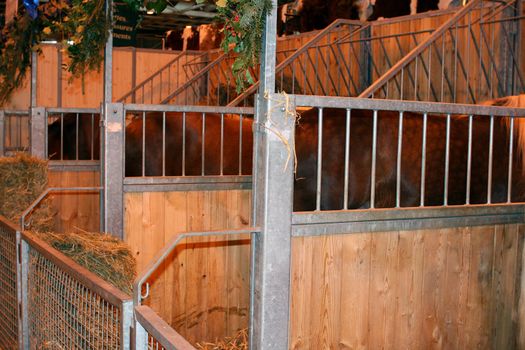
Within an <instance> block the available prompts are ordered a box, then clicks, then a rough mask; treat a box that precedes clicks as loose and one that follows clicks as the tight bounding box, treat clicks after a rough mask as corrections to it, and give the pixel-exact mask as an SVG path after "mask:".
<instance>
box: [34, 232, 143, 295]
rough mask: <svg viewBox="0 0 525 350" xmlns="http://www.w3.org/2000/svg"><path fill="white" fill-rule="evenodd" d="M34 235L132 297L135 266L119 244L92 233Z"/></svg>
mask: <svg viewBox="0 0 525 350" xmlns="http://www.w3.org/2000/svg"><path fill="white" fill-rule="evenodd" d="M37 236H38V237H39V238H40V239H42V240H43V241H45V242H47V243H48V244H49V245H51V246H52V247H53V248H55V249H57V250H59V251H61V252H62V253H64V254H65V255H67V256H68V257H70V258H71V259H73V260H74V261H76V262H77V263H78V264H79V265H81V266H83V267H85V268H87V269H88V270H90V271H91V272H93V273H95V274H96V275H98V276H100V277H101V278H102V279H104V280H105V281H107V282H109V283H111V284H113V285H114V286H115V287H117V288H119V289H120V290H122V291H123V292H125V293H128V294H132V291H133V280H134V279H135V276H136V265H137V263H136V261H135V258H134V257H133V254H132V253H131V250H130V248H129V247H128V245H127V244H126V243H124V242H123V241H121V240H119V239H117V238H115V237H113V236H111V235H109V234H104V233H95V232H69V233H52V232H46V233H37Z"/></svg>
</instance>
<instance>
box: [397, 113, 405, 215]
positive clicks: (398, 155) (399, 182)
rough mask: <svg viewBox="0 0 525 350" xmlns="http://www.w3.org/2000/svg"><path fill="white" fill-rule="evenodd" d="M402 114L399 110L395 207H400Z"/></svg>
mask: <svg viewBox="0 0 525 350" xmlns="http://www.w3.org/2000/svg"><path fill="white" fill-rule="evenodd" d="M403 116H404V112H403V111H401V112H399V125H398V129H397V160H396V208H399V207H401V160H402V159H401V157H402V155H403V154H402V153H403Z"/></svg>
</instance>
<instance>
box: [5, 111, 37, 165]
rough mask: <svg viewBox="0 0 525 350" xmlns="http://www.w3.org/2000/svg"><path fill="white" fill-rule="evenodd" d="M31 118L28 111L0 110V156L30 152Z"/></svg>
mask: <svg viewBox="0 0 525 350" xmlns="http://www.w3.org/2000/svg"><path fill="white" fill-rule="evenodd" d="M29 117H30V114H29V111H28V110H0V156H6V155H9V154H13V153H14V152H27V151H29V148H30V145H31V133H30V118H29Z"/></svg>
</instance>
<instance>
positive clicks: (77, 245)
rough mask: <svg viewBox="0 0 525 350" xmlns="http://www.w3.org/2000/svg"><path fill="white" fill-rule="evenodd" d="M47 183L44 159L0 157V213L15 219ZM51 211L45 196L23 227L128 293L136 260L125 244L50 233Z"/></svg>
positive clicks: (105, 236) (105, 238) (97, 236)
mask: <svg viewBox="0 0 525 350" xmlns="http://www.w3.org/2000/svg"><path fill="white" fill-rule="evenodd" d="M47 184H48V168H47V161H43V160H40V159H38V158H35V157H31V156H30V155H27V154H25V153H18V154H16V155H15V156H13V157H0V215H3V216H5V217H6V218H8V219H9V220H11V221H13V222H16V223H18V222H19V221H20V217H21V216H22V213H23V212H24V211H25V210H26V209H27V208H28V207H29V205H31V203H33V202H34V201H35V200H36V199H37V198H38V196H39V195H40V194H41V193H42V192H44V190H45V189H46V187H47ZM55 215H56V212H55V210H54V209H53V207H52V201H51V198H49V197H47V198H46V199H44V200H43V201H42V202H41V204H40V205H38V207H37V208H35V211H34V212H33V213H32V214H31V216H30V220H29V222H30V226H29V227H26V228H25V229H26V230H29V231H32V232H34V233H35V234H36V235H37V236H38V237H39V238H40V239H42V240H44V241H45V242H47V243H48V244H50V245H51V246H52V247H54V248H55V249H58V250H59V251H61V252H62V253H64V254H65V255H67V256H68V257H70V258H71V259H73V260H74V261H76V262H77V263H78V264H80V265H81V266H83V267H85V268H87V269H88V270H90V271H91V272H93V273H95V274H96V275H98V276H100V277H101V278H102V279H104V280H105V281H107V282H109V283H111V284H113V285H114V286H115V287H117V288H119V289H121V290H122V291H123V292H125V293H128V294H132V285H133V280H134V278H135V275H136V261H135V258H134V257H133V255H132V253H131V251H130V249H129V247H128V246H127V245H126V244H125V243H124V242H122V241H120V240H118V239H117V238H115V237H113V236H110V235H108V234H103V233H88V232H69V233H66V234H64V233H53V232H51V231H53V230H54V216H55Z"/></svg>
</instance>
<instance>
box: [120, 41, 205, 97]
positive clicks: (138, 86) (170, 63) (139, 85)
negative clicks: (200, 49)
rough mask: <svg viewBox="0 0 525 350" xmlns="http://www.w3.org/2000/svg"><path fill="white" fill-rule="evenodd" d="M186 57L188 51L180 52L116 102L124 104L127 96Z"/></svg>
mask: <svg viewBox="0 0 525 350" xmlns="http://www.w3.org/2000/svg"><path fill="white" fill-rule="evenodd" d="M187 55H188V51H182V52H181V53H180V54H178V55H177V56H176V57H175V58H174V59H172V60H171V61H169V62H168V63H166V64H165V65H164V66H162V67H161V68H159V69H158V70H157V71H156V72H154V73H153V74H151V75H150V76H149V77H147V78H146V79H144V80H143V81H142V82H140V83H139V84H138V85H136V86H135V87H134V88H133V89H131V90H130V91H129V92H127V93H126V94H124V95H123V96H122V97H120V98H119V99H118V100H117V102H124V101H125V100H126V99H127V98H128V97H129V96H131V95H133V94H134V93H136V92H137V91H138V90H139V89H141V88H142V87H144V86H146V84H148V83H149V82H150V81H152V80H153V79H155V78H156V77H157V76H159V75H161V74H162V72H163V71H165V70H166V69H168V68H169V67H170V66H172V65H173V64H174V63H175V62H177V61H179V60H180V59H181V58H182V57H184V56H187ZM204 55H206V54H205V53H202V54H201V55H199V56H196V57H202V56H204Z"/></svg>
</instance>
